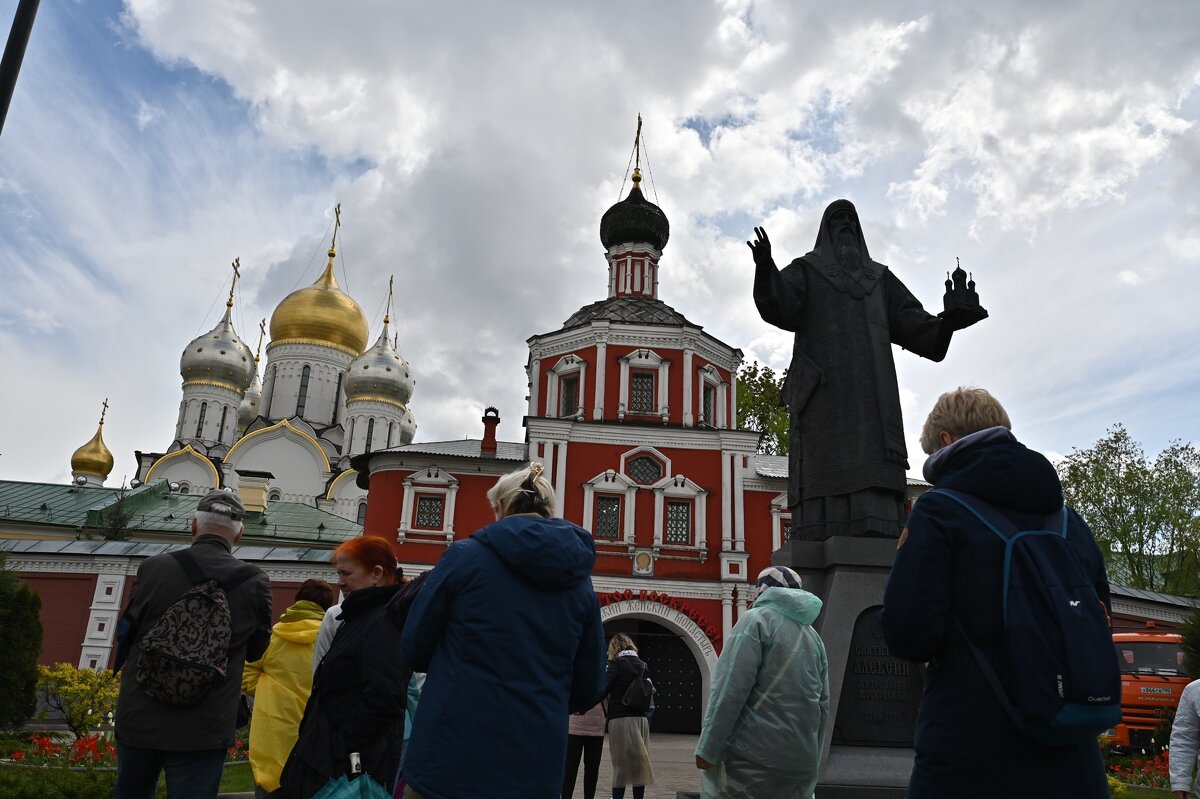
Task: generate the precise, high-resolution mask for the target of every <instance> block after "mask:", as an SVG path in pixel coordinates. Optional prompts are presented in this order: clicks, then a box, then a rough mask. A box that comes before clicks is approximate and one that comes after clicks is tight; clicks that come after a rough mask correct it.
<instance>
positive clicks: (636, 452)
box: [620, 447, 671, 488]
mask: <svg viewBox="0 0 1200 799" xmlns="http://www.w3.org/2000/svg"><path fill="white" fill-rule="evenodd" d="M642 455H649V456H650V457H652V458H654V459H655V460H656V461H658V462H659V463H661V464H662V467H663V477H662V479H660V480H659V481H658V482H655V483H639V482H638V481H636V480H634V479H633V478H632V477H630V476H629V470H628V466H629V462H630V461H632V460H634V459H636V458H639V457H641V456H642ZM670 474H671V459H670V458H668V457H667V456H666V455H664V454H662V453H661V452H659V451H658V450H657V449H655V448H654V447H637V448H636V449H631V450H629V451H628V452H623V453H621V469H620V475H621V476H622V477H623V478H625V479H626V480H628V481H629V483H630V484H631V485H634V486H637V487H638V488H653V487H654V486H656V485H658V484H659V483H661V482H662V481H663V480H666V479H667V477H668V476H669V475H670Z"/></svg>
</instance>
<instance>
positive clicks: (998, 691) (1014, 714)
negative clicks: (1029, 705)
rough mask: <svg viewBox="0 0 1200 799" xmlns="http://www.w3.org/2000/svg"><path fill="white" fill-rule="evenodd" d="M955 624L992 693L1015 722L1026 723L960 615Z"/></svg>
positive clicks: (956, 617)
mask: <svg viewBox="0 0 1200 799" xmlns="http://www.w3.org/2000/svg"><path fill="white" fill-rule="evenodd" d="M954 626H955V628H957V629H958V633H959V635H961V636H962V637H963V640H964V641H966V642H967V646H968V647H969V648H970V650H971V654H972V655H973V656H974V657H975V662H976V663H977V664H979V670H980V671H981V672H983V676H984V678H985V679H986V680H987V682H988V685H990V686H991V688H992V695H993V696H995V697H996V700H997V701H998V702H1000V706H1001V707H1002V708H1004V712H1005V713H1007V714H1008V717H1009V718H1010V719H1012V721H1013V723H1014V724H1016V725H1017V726H1018V727H1020V726H1021V725H1022V724H1023V723H1024V722H1023V720H1022V718H1021V714H1020V712H1019V711H1018V710H1017V709H1016V708H1015V707H1013V703H1012V702H1011V701H1009V698H1008V691H1006V690H1005V689H1004V685H1003V684H1002V683H1001V682H1000V675H998V674H997V673H996V670H995V669H993V668H992V664H991V663H988V659H987V656H985V655H984V654H983V650H982V649H980V648H979V647H978V646H976V645H975V642H974V641H972V640H971V636H969V635H967V630H966V628H964V627H963V625H962V621H961V620H960V619H959V618H958V616H955V617H954Z"/></svg>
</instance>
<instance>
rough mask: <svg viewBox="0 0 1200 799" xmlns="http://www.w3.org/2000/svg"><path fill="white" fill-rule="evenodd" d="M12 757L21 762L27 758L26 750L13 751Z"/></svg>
mask: <svg viewBox="0 0 1200 799" xmlns="http://www.w3.org/2000/svg"><path fill="white" fill-rule="evenodd" d="M12 759H13V760H14V761H16V762H18V763H19V762H21V761H22V760H24V759H25V753H24V752H13V753H12Z"/></svg>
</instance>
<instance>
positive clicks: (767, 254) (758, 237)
mask: <svg viewBox="0 0 1200 799" xmlns="http://www.w3.org/2000/svg"><path fill="white" fill-rule="evenodd" d="M754 238H755V240H754V241H748V242H746V246H747V247H749V248H750V252H752V253H754V265H755V266H758V267H763V268H765V267H767V266H772V267H774V266H775V259H774V258H772V257H771V240H770V239H769V238H767V229H766V228H761V227H756V228H754Z"/></svg>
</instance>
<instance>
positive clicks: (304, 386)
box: [296, 364, 312, 417]
mask: <svg viewBox="0 0 1200 799" xmlns="http://www.w3.org/2000/svg"><path fill="white" fill-rule="evenodd" d="M310 372H312V369H311V368H310V367H309V366H308V364H305V365H304V369H302V370H301V371H300V396H298V397H296V415H297V416H300V417H303V416H304V406H305V405H307V404H308V376H309V373H310Z"/></svg>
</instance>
